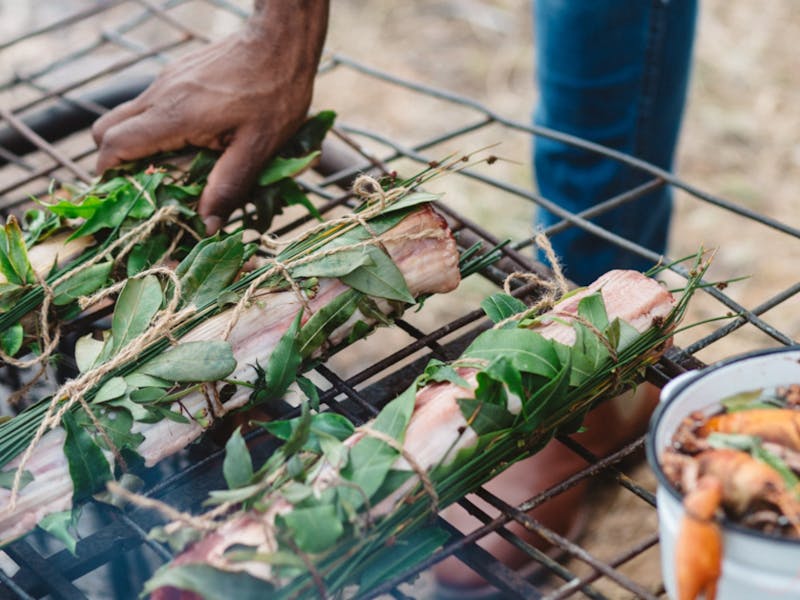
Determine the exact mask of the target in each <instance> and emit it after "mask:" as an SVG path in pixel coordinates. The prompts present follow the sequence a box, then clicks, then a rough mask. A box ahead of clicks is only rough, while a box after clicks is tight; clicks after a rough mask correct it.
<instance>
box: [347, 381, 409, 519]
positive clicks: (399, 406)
mask: <svg viewBox="0 0 800 600" xmlns="http://www.w3.org/2000/svg"><path fill="white" fill-rule="evenodd" d="M415 398H416V385H412V386H411V387H409V388H408V389H407V390H406V391H405V392H403V393H402V394H401V395H400V396H398V397H397V398H395V399H394V400H392V401H391V402H389V404H387V405H386V406H385V407H384V408H383V410H381V412H380V413H378V416H377V417H376V418H375V421H374V422H373V424H372V428H373V429H375V430H377V431H381V432H383V433H385V434H387V435H389V436H391V437H392V438H394V439H395V440H397V441H398V442H399V443H401V444H402V443H403V439H404V438H405V431H406V427H408V421H409V419H410V418H411V413H412V411H413V410H414V400H415ZM397 455H398V452H397V450H395V449H394V448H392V447H391V446H389V445H388V444H387V443H386V442H383V441H381V440H378V439H376V438H374V437H370V436H365V437H364V438H363V439H361V440H360V441H359V442H358V443H357V444H355V446H353V447H352V448H351V449H350V462H349V463H348V465H347V467H345V469H343V470H342V476H343V477H344V478H345V479H347V480H349V481H351V482H352V483H353V484H354V485H355V486H356V487H357V488H360V489H361V493H360V492H359V491H357V490H354V489H352V488H341V489H340V490H339V494H340V497H341V498H343V499H344V501H346V502H347V503H348V504H350V505H351V506H352V507H356V508H357V507H358V506H360V505H361V504H362V503H363V502H364V496H365V495H366V497H367V498H370V497H372V495H373V494H374V493H375V491H376V490H378V488H380V486H381V484H382V483H383V480H384V479H385V478H386V474H387V473H388V472H389V469H390V468H391V466H392V464H393V463H394V461H395V460H396V459H397Z"/></svg>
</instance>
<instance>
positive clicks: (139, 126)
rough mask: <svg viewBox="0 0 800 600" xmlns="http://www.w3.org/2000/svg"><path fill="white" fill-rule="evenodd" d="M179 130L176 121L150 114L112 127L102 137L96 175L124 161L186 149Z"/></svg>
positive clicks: (136, 116) (141, 115)
mask: <svg viewBox="0 0 800 600" xmlns="http://www.w3.org/2000/svg"><path fill="white" fill-rule="evenodd" d="M181 127H182V125H181V124H180V123H179V122H178V121H176V120H168V119H161V118H158V116H154V115H152V114H151V112H150V111H148V112H144V113H141V114H137V115H135V116H133V117H131V118H129V119H125V120H123V121H122V122H120V123H118V124H116V125H113V126H111V127H110V128H109V129H106V130H105V131H104V132H103V133H102V135H101V140H100V152H99V154H98V155H97V172H98V173H102V172H103V171H105V170H106V169H109V168H111V167H113V166H116V165H118V164H120V163H122V162H125V161H129V160H135V159H137V158H142V157H143V156H147V155H149V154H155V153H156V152H166V151H169V150H177V149H179V148H181V147H183V146H185V145H186V138H185V136H183V135H181V129H180V128H181Z"/></svg>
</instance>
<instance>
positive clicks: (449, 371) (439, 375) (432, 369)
mask: <svg viewBox="0 0 800 600" xmlns="http://www.w3.org/2000/svg"><path fill="white" fill-rule="evenodd" d="M430 381H436V382H439V383H442V382H445V381H448V382H450V383H453V384H455V385H457V386H459V387H463V388H466V389H469V388H470V385H469V383H468V382H467V380H466V379H464V378H463V377H461V375H459V374H458V371H456V370H455V368H453V367H452V366H451V365H449V364H448V363H446V362H442V361H441V360H438V359H436V358H432V359H431V360H430V361H429V362H428V365H427V366H426V367H425V371H424V373H423V377H422V379H421V380H420V384H421V385H424V384H426V383H428V382H430Z"/></svg>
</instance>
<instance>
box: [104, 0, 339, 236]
mask: <svg viewBox="0 0 800 600" xmlns="http://www.w3.org/2000/svg"><path fill="white" fill-rule="evenodd" d="M274 4H275V5H277V8H274V9H271V12H269V14H268V15H265V16H269V17H270V18H269V19H265V18H262V19H261V20H260V21H258V20H257V16H258V15H254V18H253V19H252V20H251V21H250V22H248V24H247V26H246V27H245V28H244V29H243V30H242V31H240V32H238V33H235V34H233V35H231V36H229V37H227V38H225V39H223V40H221V41H220V42H217V43H215V44H212V45H210V46H208V47H206V48H203V49H201V50H199V51H196V52H193V53H191V54H189V55H187V56H185V57H183V58H182V59H181V60H179V61H177V62H175V63H174V64H172V65H170V66H169V67H167V68H166V69H165V70H164V71H163V72H162V74H161V75H160V76H159V77H158V78H157V79H156V80H155V81H154V82H153V83H152V84H151V85H150V87H148V88H147V89H146V90H145V91H144V92H143V93H142V94H141V95H140V96H139V97H137V98H135V99H134V100H131V101H130V102H126V103H124V104H121V105H120V106H118V107H116V108H115V109H114V110H112V111H110V112H109V113H107V114H105V115H104V116H103V117H101V118H100V119H98V120H97V122H95V124H94V126H93V128H92V135H93V136H94V139H95V142H96V143H97V145H98V147H99V149H100V152H99V155H98V157H97V171H98V172H102V171H104V170H105V169H108V168H110V167H113V166H115V165H118V164H120V163H122V162H126V161H129V160H135V159H138V158H142V157H144V156H147V155H149V154H154V153H156V152H165V151H170V150H177V149H179V148H182V147H184V146H187V145H193V146H199V147H203V148H210V149H212V150H221V151H223V153H222V155H221V156H220V158H219V160H218V161H217V163H216V165H215V166H214V169H213V170H212V171H211V173H210V174H209V177H208V183H207V185H206V188H205V190H204V191H203V194H202V196H201V198H200V202H199V205H198V208H197V210H198V213H199V214H200V216H201V218H202V219H203V221H204V222H205V224H206V229H207V231H208V233H214V232H216V231H217V230H218V229H219V228H220V226H221V225H222V223H223V222H224V221H225V220H226V219H227V217H228V216H229V215H230V213H231V212H232V211H233V210H234V209H235V208H236V207H237V206H240V205H242V204H244V202H245V200H246V198H245V195H246V194H247V192H248V190H249V189H250V188H251V187H252V185H253V184H254V182H255V180H256V178H257V176H258V173H259V171H260V169H261V168H262V166H263V165H264V163H265V161H266V160H267V158H269V157H270V156H271V155H272V154H274V153H275V151H276V150H277V149H278V148H279V147H280V146H281V145H282V144H283V143H284V142H285V141H286V140H288V138H289V137H290V136H291V134H292V133H293V132H294V131H295V130H296V129H297V128H298V127H299V126H300V124H301V123H302V122H303V120H304V119H305V117H306V114H307V111H308V107H309V104H310V103H311V96H312V91H313V81H314V75H315V73H316V67H317V62H318V61H319V53H320V50H321V47H322V41H323V40H324V33H325V26H326V17H327V2H317V3H316V4H317V5H325V13H324V15H323V16H322V22H321V32H320V31H318V29H314V28H309V25H308V24H307V23H306V24H305V26H302V25H299V24H298V26H299V27H300V29H299V30H297V29H296V28H295V27H294V26H293V23H292V22H287V19H281V18H279V17H281V15H280V13H281V11H282V10H283V8H282V7H280V5H281V4H293V3H283V2H280V1H278V2H275V3H274ZM310 4H314V3H310ZM309 10H311V9H309ZM295 12H298V11H295ZM299 12H302V9H301V10H300V11H299ZM276 13H278V14H276ZM296 16H297V15H295V17H296ZM306 16H308V17H309V18H312V17H313V16H314V15H306ZM316 16H319V15H316ZM289 19H291V17H289ZM312 25H315V26H316V27H319V25H320V23H312Z"/></svg>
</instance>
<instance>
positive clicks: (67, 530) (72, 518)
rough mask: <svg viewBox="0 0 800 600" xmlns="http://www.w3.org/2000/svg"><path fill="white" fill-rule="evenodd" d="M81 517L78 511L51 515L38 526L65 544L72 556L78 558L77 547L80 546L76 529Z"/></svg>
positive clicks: (43, 518) (71, 510) (72, 510)
mask: <svg viewBox="0 0 800 600" xmlns="http://www.w3.org/2000/svg"><path fill="white" fill-rule="evenodd" d="M79 515H80V512H79V511H78V510H76V509H70V510H65V511H62V512H57V513H51V514H49V515H45V516H44V517H42V520H41V521H39V523H38V526H39V529H42V530H44V531H46V532H47V533H49V534H50V535H52V536H53V537H54V538H56V539H57V540H59V541H60V542H61V543H63V544H64V545H65V546H66V547H67V550H69V552H70V554H72V556H77V554H76V553H75V547H76V546H77V544H78V538H77V530H76V528H77V525H78V517H79Z"/></svg>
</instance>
